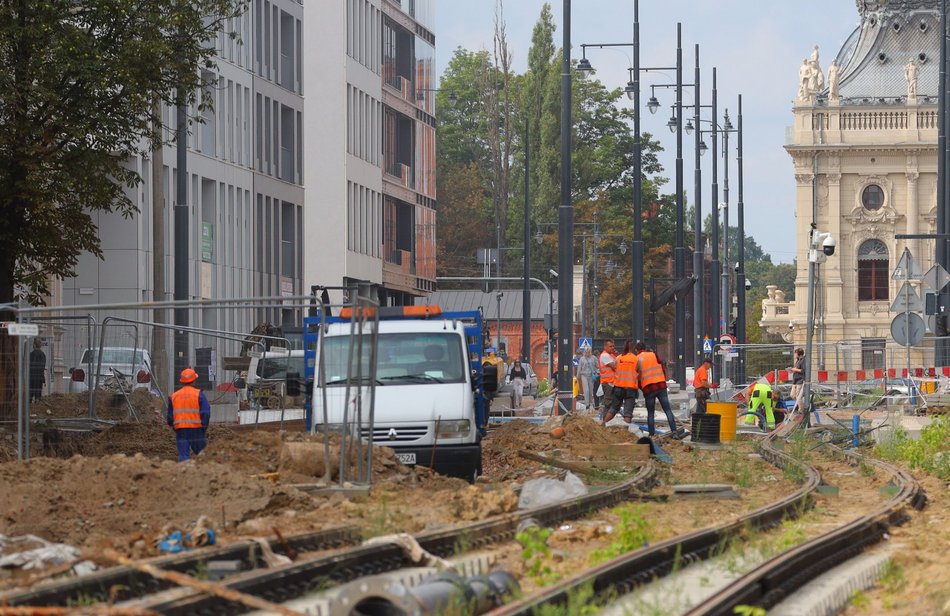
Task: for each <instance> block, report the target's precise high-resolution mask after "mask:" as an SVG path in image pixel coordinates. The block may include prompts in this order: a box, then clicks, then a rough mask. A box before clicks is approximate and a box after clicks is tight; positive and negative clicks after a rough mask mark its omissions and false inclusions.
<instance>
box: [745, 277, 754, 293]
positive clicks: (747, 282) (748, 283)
mask: <svg viewBox="0 0 950 616" xmlns="http://www.w3.org/2000/svg"><path fill="white" fill-rule="evenodd" d="M745 290H746V291H751V290H752V281H751V280H749V279H748V278H746V279H745Z"/></svg>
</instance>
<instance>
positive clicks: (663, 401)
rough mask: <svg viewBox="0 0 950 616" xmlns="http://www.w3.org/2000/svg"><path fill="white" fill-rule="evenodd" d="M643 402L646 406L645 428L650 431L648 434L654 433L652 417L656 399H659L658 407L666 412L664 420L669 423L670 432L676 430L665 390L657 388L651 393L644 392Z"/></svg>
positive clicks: (654, 425) (654, 424)
mask: <svg viewBox="0 0 950 616" xmlns="http://www.w3.org/2000/svg"><path fill="white" fill-rule="evenodd" d="M643 399H644V402H645V403H646V407H647V430H648V431H649V432H650V436H653V435H654V434H656V423H655V422H654V419H653V412H654V411H655V410H656V401H657V400H658V399H659V401H660V407H662V408H663V412H664V413H666V421H667V422H669V424H670V432H676V419H674V418H673V409H672V408H670V396H669V394H668V393H667V390H666V389H665V388H664V389H658V390H656V391H654V392H652V393H649V394H644V396H643Z"/></svg>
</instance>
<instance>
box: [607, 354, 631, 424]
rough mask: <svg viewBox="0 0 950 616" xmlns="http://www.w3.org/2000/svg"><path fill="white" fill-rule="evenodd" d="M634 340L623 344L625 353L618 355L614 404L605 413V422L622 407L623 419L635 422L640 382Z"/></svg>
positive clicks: (614, 384) (614, 383)
mask: <svg viewBox="0 0 950 616" xmlns="http://www.w3.org/2000/svg"><path fill="white" fill-rule="evenodd" d="M634 351H635V348H634V345H633V340H627V342H626V343H624V345H623V353H621V354H620V355H619V356H618V357H617V370H616V372H615V373H614V382H613V405H612V406H611V408H609V409H607V411H606V412H605V414H604V423H607V422H608V421H610V420H611V419H613V418H614V415H616V414H617V411H620V410H621V408H622V413H623V420H624V421H625V422H626V423H632V422H633V405H634V404H635V403H636V401H637V391H638V390H639V382H638V379H637V354H636V353H635V352H634Z"/></svg>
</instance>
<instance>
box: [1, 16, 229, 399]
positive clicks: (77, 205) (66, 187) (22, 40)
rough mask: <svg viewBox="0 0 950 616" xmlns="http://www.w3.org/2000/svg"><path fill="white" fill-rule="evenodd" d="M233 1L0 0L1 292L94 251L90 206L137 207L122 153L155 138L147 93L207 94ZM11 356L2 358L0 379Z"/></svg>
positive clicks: (58, 273) (67, 272)
mask: <svg viewBox="0 0 950 616" xmlns="http://www.w3.org/2000/svg"><path fill="white" fill-rule="evenodd" d="M242 9H243V4H239V3H237V2H236V1H235V0H136V1H134V2H133V1H129V0H84V1H83V2H76V1H75V0H8V1H6V2H2V3H0V304H2V303H8V302H12V301H15V300H16V299H17V298H21V299H26V300H28V301H31V302H39V301H41V298H42V296H44V295H47V294H48V281H49V280H50V279H51V278H53V277H60V278H62V277H68V276H72V275H73V274H74V268H75V267H76V264H77V263H78V259H79V255H80V254H81V253H82V252H83V251H88V252H90V253H92V254H94V255H97V256H101V254H102V253H101V249H100V241H99V236H98V229H97V227H96V224H95V222H94V219H93V215H94V214H95V213H96V212H119V213H121V214H123V215H131V214H132V213H133V212H134V211H135V207H136V206H135V204H134V203H133V202H132V200H131V199H130V198H129V197H128V195H127V193H126V190H125V189H127V188H131V187H134V186H136V185H137V184H138V183H139V182H141V178H140V177H139V175H138V174H137V173H136V172H135V171H133V170H132V169H131V168H130V167H129V166H127V165H126V162H127V161H128V160H129V159H130V158H131V157H134V156H136V155H138V154H140V153H143V152H147V151H148V150H149V146H150V143H151V142H152V141H154V140H155V139H159V138H160V136H159V134H158V133H157V131H156V130H155V129H154V128H153V120H158V118H156V117H154V113H153V109H154V108H155V107H153V102H154V101H155V99H158V100H160V101H162V102H164V103H167V104H173V103H175V102H177V101H178V100H179V99H180V100H183V101H184V102H186V103H189V104H194V103H197V102H202V103H205V102H207V101H201V100H200V99H199V97H200V95H201V93H202V92H203V91H204V87H203V86H204V85H206V84H203V83H202V80H201V75H202V72H201V71H200V70H199V68H213V58H214V54H215V48H214V42H215V39H216V38H217V36H218V33H219V32H220V31H221V29H222V25H223V24H224V23H225V21H226V20H227V19H229V18H231V17H233V16H235V15H237V14H239V12H240V11H241V10H242ZM155 125H157V126H160V124H155ZM2 338H3V340H7V338H6V336H4V337H2ZM3 344H9V343H3ZM3 350H4V351H5V350H6V349H3ZM4 356H7V354H6V353H4ZM11 368H12V367H11V366H9V365H4V366H0V384H2V383H3V382H9V379H10V378H11V377H12V375H13V374H14V372H12V371H11ZM4 391H13V388H4ZM2 411H7V413H8V412H9V408H8V407H7V406H4V408H3V409H2ZM3 414H4V413H3V412H0V415H3Z"/></svg>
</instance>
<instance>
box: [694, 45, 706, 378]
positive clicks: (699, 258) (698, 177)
mask: <svg viewBox="0 0 950 616" xmlns="http://www.w3.org/2000/svg"><path fill="white" fill-rule="evenodd" d="M699 76H700V75H699V45H696V68H695V77H693V79H694V80H695V81H694V82H693V92H695V93H696V98H695V100H694V103H695V105H694V107H693V123H694V124H695V125H696V132H695V139H694V144H693V150H694V151H693V161H694V163H693V164H694V165H695V170H694V172H693V199H694V200H695V201H696V203H695V205H694V214H695V215H694V216H693V226H694V229H693V276H695V277H696V283H695V284H694V285H693V354H694V355H695V361H694V363H693V365H697V366H698V365H699V363H700V361H701V358H702V356H703V336H704V334H705V333H706V327H705V326H706V319H705V311H704V310H703V293H704V292H705V290H706V289H705V285H704V280H705V279H706V277H705V276H703V172H702V168H701V161H700V155H701V153H700V151H699V144H700V142H701V141H702V132H703V131H702V130H701V126H702V124H701V122H700V118H699V111H700V99H701V96H700V93H701V92H702V90H701V89H700V86H699Z"/></svg>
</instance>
